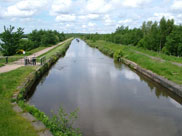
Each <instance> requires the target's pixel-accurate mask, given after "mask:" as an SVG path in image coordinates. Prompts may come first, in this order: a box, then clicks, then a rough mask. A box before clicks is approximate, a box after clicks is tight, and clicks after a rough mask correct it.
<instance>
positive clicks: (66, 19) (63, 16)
mask: <svg viewBox="0 0 182 136" xmlns="http://www.w3.org/2000/svg"><path fill="white" fill-rule="evenodd" d="M75 19H76V16H75V15H73V14H71V15H69V14H60V15H58V16H56V21H57V22H61V21H62V22H72V21H75Z"/></svg>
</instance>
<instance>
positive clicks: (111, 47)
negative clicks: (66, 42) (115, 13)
mask: <svg viewBox="0 0 182 136" xmlns="http://www.w3.org/2000/svg"><path fill="white" fill-rule="evenodd" d="M86 42H87V43H88V44H89V45H90V46H92V47H95V48H98V49H99V50H100V51H102V52H103V53H104V54H106V55H109V56H111V57H113V55H114V52H116V51H118V50H122V52H123V57H124V58H126V59H128V60H131V61H133V62H135V63H137V64H138V65H140V66H141V67H143V68H145V69H148V70H151V71H152V72H154V73H156V74H158V75H161V76H163V77H165V78H167V79H168V80H170V81H173V82H175V83H177V84H182V76H181V75H182V68H181V67H179V66H176V65H174V64H172V63H170V62H169V61H168V62H159V61H156V60H153V59H151V58H149V57H147V56H145V55H142V54H137V53H136V52H135V50H134V48H133V47H130V46H123V45H119V44H114V43H110V42H106V41H96V42H92V41H89V40H87V41H86ZM138 51H140V49H139V50H138ZM145 54H148V55H150V53H148V52H145ZM161 56H162V55H161ZM167 59H168V60H174V57H173V56H172V57H171V58H170V56H168V57H167Z"/></svg>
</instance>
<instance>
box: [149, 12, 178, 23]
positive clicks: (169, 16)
mask: <svg viewBox="0 0 182 136" xmlns="http://www.w3.org/2000/svg"><path fill="white" fill-rule="evenodd" d="M162 17H165V18H166V19H174V18H175V17H174V16H173V15H172V14H171V13H154V16H152V17H150V18H148V21H160V19H161V18H162Z"/></svg>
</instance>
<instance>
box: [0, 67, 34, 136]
mask: <svg viewBox="0 0 182 136" xmlns="http://www.w3.org/2000/svg"><path fill="white" fill-rule="evenodd" d="M34 70H35V68H34V67H21V68H19V69H17V70H14V71H11V72H8V73H3V74H0V81H1V82H0V136H37V132H36V131H35V130H34V128H33V127H32V125H31V124H30V122H28V121H27V120H25V119H24V118H22V117H21V116H20V114H17V113H16V112H14V111H13V109H12V108H13V107H12V104H11V98H12V95H13V93H14V91H16V89H17V87H18V86H19V85H20V84H21V83H22V82H24V80H25V78H26V77H27V75H28V74H29V73H30V72H32V71H34Z"/></svg>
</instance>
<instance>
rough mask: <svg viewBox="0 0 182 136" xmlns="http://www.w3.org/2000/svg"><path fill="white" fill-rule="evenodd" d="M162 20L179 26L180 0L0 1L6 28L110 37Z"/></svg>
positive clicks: (1, 26)
mask: <svg viewBox="0 0 182 136" xmlns="http://www.w3.org/2000/svg"><path fill="white" fill-rule="evenodd" d="M163 16H165V17H166V19H174V20H175V24H182V0H0V32H3V30H4V25H5V26H7V27H8V26H9V25H12V26H15V27H16V28H17V27H22V28H24V32H25V33H29V32H31V31H32V30H34V29H38V30H39V29H46V30H47V29H52V30H57V31H59V32H64V33H96V32H98V33H111V32H114V31H115V30H116V28H117V27H118V26H121V25H124V26H129V28H134V27H140V26H141V25H142V23H143V22H144V21H159V20H160V19H161V18H162V17H163Z"/></svg>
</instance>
